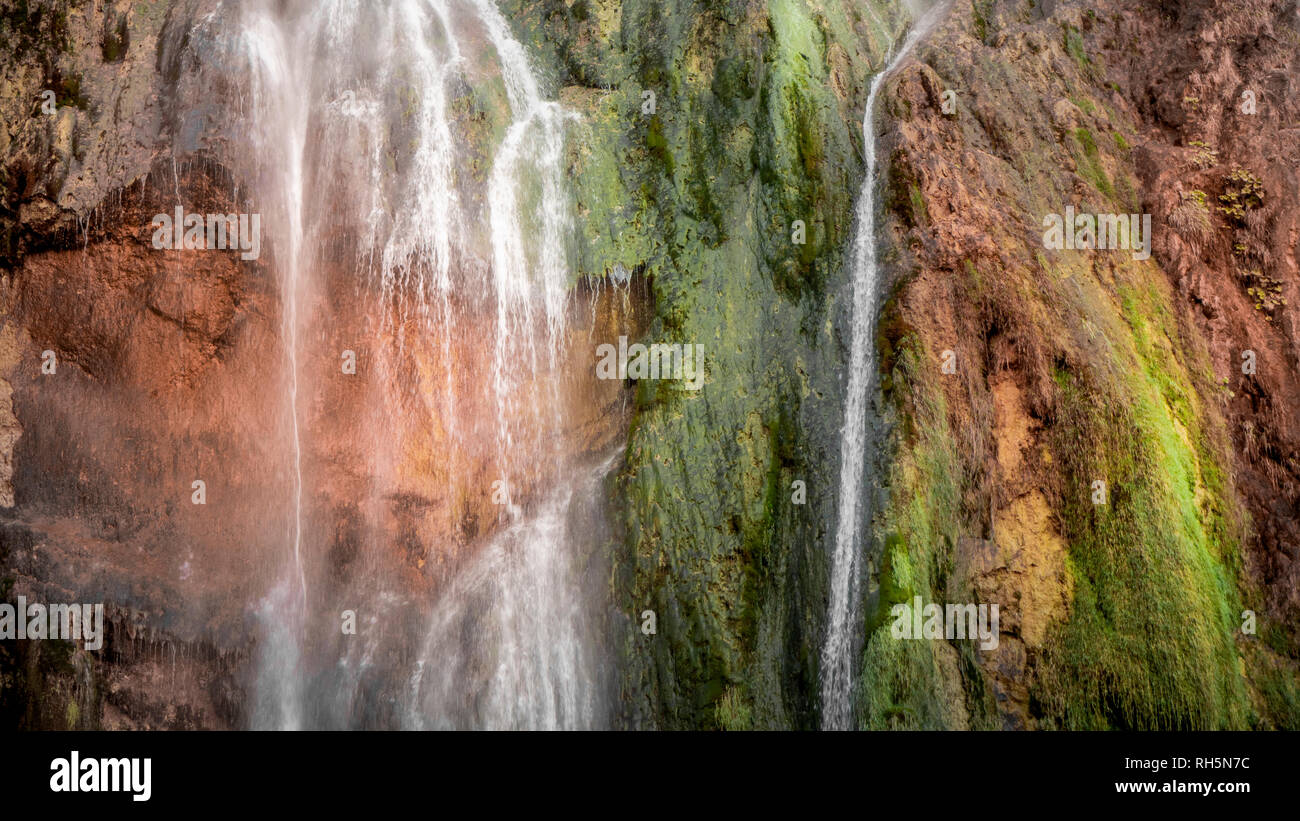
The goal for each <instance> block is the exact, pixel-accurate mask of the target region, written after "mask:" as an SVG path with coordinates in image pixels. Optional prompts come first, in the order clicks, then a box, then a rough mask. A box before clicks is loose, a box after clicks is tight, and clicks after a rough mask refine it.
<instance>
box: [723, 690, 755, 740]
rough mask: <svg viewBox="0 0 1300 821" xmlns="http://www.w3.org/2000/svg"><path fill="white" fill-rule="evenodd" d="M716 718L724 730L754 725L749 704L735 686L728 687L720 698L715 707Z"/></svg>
mask: <svg viewBox="0 0 1300 821" xmlns="http://www.w3.org/2000/svg"><path fill="white" fill-rule="evenodd" d="M714 718H715V719H716V720H717V722H718V726H719V727H720V728H722V729H723V730H749V729H752V728H753V726H754V718H753V714H752V713H751V712H750V709H749V705H748V704H746V703H745V700H744V699H743V698H742V697H741V696H740V694H739V693H737V692H736V688H735V687H728V688H727V691H726V692H725V693H723V694H722V698H720V699H718V702H717V705H716V707H715V708H714Z"/></svg>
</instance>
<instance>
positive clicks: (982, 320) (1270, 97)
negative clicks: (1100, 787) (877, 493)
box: [860, 2, 1300, 728]
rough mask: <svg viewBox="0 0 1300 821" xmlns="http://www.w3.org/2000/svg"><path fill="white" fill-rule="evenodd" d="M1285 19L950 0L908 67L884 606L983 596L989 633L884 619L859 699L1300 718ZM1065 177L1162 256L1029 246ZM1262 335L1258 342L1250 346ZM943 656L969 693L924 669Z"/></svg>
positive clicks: (1256, 6)
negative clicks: (954, 691)
mask: <svg viewBox="0 0 1300 821" xmlns="http://www.w3.org/2000/svg"><path fill="white" fill-rule="evenodd" d="M1298 22H1300V21H1297V19H1296V15H1295V10H1294V7H1293V4H1289V3H1280V2H1277V3H1267V2H1256V3H1244V4H1241V5H1240V6H1237V7H1234V9H1233V10H1232V12H1231V13H1229V14H1224V13H1223V11H1222V9H1219V8H1217V7H1216V6H1215V4H1212V3H1197V2H1191V3H1180V4H1164V5H1163V6H1162V5H1161V4H1155V3H1104V2H1103V3H1090V4H1086V5H1085V4H1072V3H1053V4H1046V5H1044V6H1042V7H1041V8H1039V9H1034V10H1025V9H1023V8H1022V7H1020V6H1019V5H1017V4H1013V3H1000V2H975V3H962V2H958V3H956V4H955V5H954V8H953V11H952V13H951V15H950V17H949V19H948V20H947V22H946V24H945V26H944V27H943V28H942V30H941V31H939V32H937V33H936V34H935V35H934V36H933V37H932V38H931V40H930V42H929V43H928V44H927V47H926V48H923V49H922V50H921V53H920V59H919V61H918V62H917V63H916V64H914V65H912V66H909V67H907V68H905V69H904V70H902V71H900V72H899V75H898V77H897V79H896V81H894V83H893V84H892V87H891V89H890V92H889V94H888V95H886V100H885V105H887V106H888V109H889V111H890V114H891V115H892V116H893V117H894V118H896V120H897V127H896V128H894V129H891V130H890V131H889V132H888V133H887V134H885V135H884V136H883V137H882V140H883V145H884V146H887V147H888V150H889V152H890V155H891V158H892V163H891V168H890V174H889V181H888V186H889V191H890V192H891V198H892V202H893V207H892V209H891V211H892V215H893V219H894V222H893V226H892V228H891V230H890V232H889V235H888V236H887V237H886V238H885V239H884V241H885V242H887V243H889V244H891V245H893V246H894V247H895V248H897V249H898V251H897V254H898V263H897V270H898V271H899V284H898V286H897V291H896V294H895V296H894V297H893V298H892V299H891V300H890V301H889V302H888V304H887V305H886V307H885V309H884V310H885V319H884V320H883V321H882V325H881V328H882V332H881V340H880V345H881V348H882V351H883V353H884V361H885V367H884V374H883V378H884V385H885V393H886V398H887V400H890V401H892V403H893V406H894V407H895V408H896V410H897V414H898V416H897V420H898V433H897V435H896V437H895V440H894V445H893V448H892V449H889V450H888V451H887V452H886V453H885V454H883V455H882V459H883V460H884V463H885V464H884V469H885V470H888V471H889V473H890V475H891V477H892V478H891V483H890V484H891V498H890V505H889V508H888V511H887V512H886V514H885V515H884V516H882V517H880V518H879V519H878V520H877V522H876V525H877V530H878V533H879V539H878V543H879V544H880V548H879V549H880V551H881V553H882V558H881V562H880V570H879V572H878V574H877V577H878V583H879V590H880V592H879V599H878V607H877V612H878V613H879V615H878V617H877V618H878V619H879V620H881V621H883V620H885V618H886V616H885V614H887V613H888V612H889V611H888V606H889V605H890V604H891V603H892V602H895V601H906V600H907V598H908V597H909V596H910V595H912V594H914V593H916V594H921V595H923V596H924V597H925V598H927V599H931V598H933V599H934V600H937V601H943V600H947V601H954V600H956V601H968V600H971V599H972V597H974V599H976V600H980V601H992V602H996V603H998V604H999V605H1000V606H1001V610H1002V612H1003V614H1004V616H1003V622H1002V632H1003V636H1002V641H1001V643H1000V645H999V647H998V648H997V649H996V650H995V651H993V652H991V653H979V652H972V651H970V650H969V648H967V647H964V646H963V647H959V648H958V650H959V652H958V653H952V652H950V651H949V649H948V648H946V647H942V646H939V647H936V646H933V645H934V643H930V642H927V643H912V644H910V645H908V646H906V647H901V648H900V643H899V642H894V641H890V640H889V634H888V625H887V624H884V625H883V626H877V627H875V628H874V632H872V633H871V638H870V639H869V641H868V645H867V650H866V653H865V656H864V661H863V686H864V693H865V697H864V698H863V700H862V702H861V704H860V709H861V716H860V717H861V721H862V723H863V725H864V726H872V727H894V726H927V727H933V726H967V725H971V726H981V725H982V726H1006V727H1077V728H1105V727H1123V728H1193V727H1250V726H1263V727H1271V726H1283V727H1293V726H1295V723H1296V721H1297V719H1298V718H1300V717H1298V716H1297V714H1296V711H1295V704H1296V700H1295V696H1296V692H1297V691H1296V686H1297V678H1296V649H1297V637H1296V634H1295V625H1296V623H1297V622H1296V612H1295V609H1294V607H1295V604H1294V597H1295V590H1296V584H1295V576H1294V573H1295V564H1294V560H1295V553H1296V550H1297V540H1296V536H1295V533H1294V526H1295V522H1296V515H1295V514H1296V505H1297V496H1296V485H1295V479H1296V473H1295V466H1296V463H1295V458H1296V453H1297V450H1296V444H1297V443H1296V440H1295V433H1294V430H1295V428H1294V425H1295V418H1294V414H1292V413H1289V412H1287V411H1283V410H1282V409H1283V408H1289V407H1291V406H1293V405H1294V402H1295V391H1296V379H1297V366H1296V363H1297V349H1296V344H1295V343H1296V336H1295V328H1294V319H1293V317H1292V316H1291V314H1290V309H1289V308H1288V307H1287V303H1288V302H1290V301H1292V300H1293V299H1294V295H1295V292H1296V288H1297V286H1298V284H1300V283H1298V280H1297V267H1296V247H1297V245H1296V243H1297V238H1298V234H1297V230H1296V217H1295V215H1294V213H1293V211H1294V209H1292V208H1290V207H1289V203H1292V202H1294V201H1295V199H1296V196H1297V193H1300V192H1298V190H1297V187H1296V185H1297V168H1298V167H1300V155H1298V154H1297V149H1296V142H1295V139H1294V136H1295V130H1294V127H1295V123H1296V121H1297V114H1298V112H1300V88H1297V86H1296V83H1295V81H1294V78H1295V76H1296V69H1297V62H1298V61H1300V28H1298ZM947 91H952V92H955V101H956V105H955V107H952V106H950V107H948V108H947V109H946V110H945V106H944V104H943V103H944V94H945V92H947ZM950 99H951V98H950ZM1067 207H1071V208H1072V209H1073V211H1075V212H1077V213H1093V214H1110V213H1117V214H1125V215H1127V214H1150V215H1151V217H1152V224H1153V226H1154V229H1153V232H1154V242H1153V244H1152V246H1151V251H1152V253H1151V255H1150V259H1149V260H1146V259H1142V258H1141V257H1143V256H1144V255H1143V254H1142V253H1140V252H1139V253H1131V252H1130V251H1109V250H1108V251H1102V250H1098V251H1083V252H1071V251H1068V250H1052V249H1050V248H1048V247H1046V246H1045V241H1044V238H1043V237H1044V226H1045V223H1044V222H1043V220H1044V218H1045V217H1046V216H1047V215H1050V214H1058V215H1059V214H1063V213H1065V210H1064V209H1065V208H1067ZM1247 350H1249V351H1253V352H1254V361H1255V362H1256V363H1259V362H1265V363H1267V364H1264V365H1258V364H1257V366H1256V368H1255V369H1254V372H1253V373H1244V372H1243V370H1242V365H1243V361H1244V360H1243V358H1242V354H1243V352H1244V351H1247ZM944 351H952V352H955V355H956V362H957V364H958V367H957V369H956V373H955V374H952V375H945V374H943V372H942V370H941V368H940V367H939V364H938V363H939V361H940V358H941V355H942V352H944ZM1100 483H1104V484H1100ZM1099 493H1100V494H1101V495H1100V496H1098V494H1099ZM1248 609H1249V610H1253V611H1255V612H1256V614H1257V616H1258V619H1259V624H1258V626H1257V627H1256V628H1255V629H1254V630H1253V631H1247V630H1245V629H1243V627H1244V625H1246V624H1247V620H1246V619H1245V618H1244V616H1243V611H1244V610H1248ZM868 630H869V631H871V630H873V628H872V627H871V625H870V623H869V625H868ZM954 678H957V679H960V680H961V682H962V688H961V689H962V692H963V693H964V698H961V699H957V700H955V701H945V700H943V699H940V698H936V694H939V693H942V692H943V689H944V686H945V685H946V683H948V682H950V681H952V680H953V679H954Z"/></svg>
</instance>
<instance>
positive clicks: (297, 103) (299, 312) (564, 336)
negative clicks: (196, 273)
mask: <svg viewBox="0 0 1300 821" xmlns="http://www.w3.org/2000/svg"><path fill="white" fill-rule="evenodd" d="M200 27H201V28H202V29H203V30H202V31H195V32H193V33H192V39H195V40H200V39H203V40H205V41H210V42H213V43H216V44H217V45H216V47H215V48H214V52H215V53H216V56H215V57H211V58H209V61H208V62H209V64H210V66H211V67H210V68H208V69H205V70H207V71H209V72H210V73H211V74H213V75H215V76H214V77H213V78H209V79H208V81H207V82H206V83H205V84H203V85H205V86H206V87H209V88H225V87H234V88H235V91H234V92H232V93H231V97H232V103H231V106H232V107H233V108H234V109H235V111H234V112H233V113H232V114H230V117H229V118H230V120H231V121H232V123H233V125H232V126H231V131H232V133H235V132H238V133H239V134H240V135H241V138H243V139H248V138H251V143H250V145H251V147H252V149H253V150H252V151H251V152H250V153H251V156H250V157H248V158H247V159H246V162H247V164H248V167H247V168H243V169H239V170H240V171H241V173H243V174H244V175H245V176H246V177H247V178H250V179H252V180H254V181H255V183H254V186H253V187H254V190H255V193H256V195H257V197H258V203H259V204H260V206H261V207H262V208H263V209H264V210H265V211H266V212H267V214H266V219H265V230H266V233H267V237H268V239H267V245H268V246H269V247H270V248H271V249H272V255H273V266H274V268H275V270H276V271H277V273H278V274H279V283H280V287H279V292H280V296H281V306H282V311H283V314H282V317H283V334H282V336H283V343H284V347H285V350H286V360H287V361H286V362H285V364H284V380H283V381H284V387H285V396H286V400H285V401H286V405H287V409H286V417H287V423H286V425H285V428H286V443H285V445H286V447H287V450H288V455H287V457H286V459H287V464H288V474H289V481H288V484H289V485H290V487H291V492H292V494H293V498H291V499H289V500H288V504H289V507H290V508H291V510H292V515H291V521H290V523H289V534H288V549H287V550H285V551H284V556H285V561H284V563H283V570H282V571H281V572H280V574H279V576H278V578H276V579H274V580H273V581H272V583H270V584H268V589H269V590H270V591H271V592H270V593H269V594H268V595H267V596H266V598H265V600H264V601H263V602H262V603H261V606H260V607H259V608H257V614H258V620H259V622H260V623H261V636H260V638H259V656H260V661H259V672H258V679H257V681H256V682H255V687H254V689H255V692H256V698H255V701H256V703H255V705H254V707H253V709H252V711H251V721H252V724H253V725H254V726H257V727H279V728H297V727H304V726H357V725H361V726H373V725H375V724H378V725H381V726H412V727H475V726H484V727H501V728H522V727H539V728H559V727H591V726H598V725H600V724H602V723H603V722H604V721H605V720H606V713H607V706H606V704H605V698H604V694H603V688H604V684H603V682H604V676H605V673H604V672H603V670H602V668H601V665H600V664H599V662H598V659H597V656H598V649H597V648H598V646H599V644H600V641H601V637H600V635H599V634H600V625H599V623H598V622H599V619H598V618H597V616H596V615H595V613H594V611H593V609H592V608H591V607H589V606H588V597H587V596H584V595H583V593H582V590H581V589H580V588H581V586H582V579H581V578H580V577H581V576H582V575H583V574H587V575H591V574H592V572H593V571H592V570H591V568H590V567H589V566H588V565H589V564H590V563H589V562H588V561H587V558H588V556H587V555H586V554H584V551H588V550H589V548H590V546H591V544H592V543H593V542H592V539H593V538H595V535H594V534H595V533H597V532H598V531H599V525H598V523H597V526H596V527H593V523H596V520H598V519H599V518H600V511H598V510H594V509H593V508H592V505H591V503H590V502H589V501H588V500H591V499H597V498H599V497H600V495H601V494H600V493H599V484H600V482H601V480H602V478H603V476H604V475H605V473H607V472H608V470H609V468H610V466H611V464H612V460H610V459H596V460H592V459H588V460H587V461H586V462H582V461H581V460H579V459H577V458H576V457H571V456H569V455H568V453H567V451H566V449H565V447H564V443H563V433H564V425H565V419H564V410H565V408H566V406H567V404H568V403H569V401H570V397H569V396H568V395H567V393H566V391H569V392H571V390H572V388H571V386H568V385H567V384H566V376H565V371H564V366H565V358H566V355H567V354H566V346H567V345H568V344H569V336H570V329H569V327H568V314H569V312H570V310H571V309H572V307H573V306H572V305H571V304H570V301H571V300H570V296H569V294H570V285H571V283H570V276H571V275H570V270H569V265H568V244H569V242H570V235H571V233H572V225H571V216H570V213H571V207H570V202H569V196H570V195H569V193H568V191H567V189H566V186H565V180H564V165H563V160H564V129H565V126H566V123H567V122H568V121H569V120H570V118H571V116H572V115H571V114H569V113H568V112H567V111H566V110H565V109H564V108H562V107H561V106H560V105H559V104H558V103H555V102H552V101H548V100H546V99H544V97H543V94H542V91H541V87H540V84H539V82H538V79H537V77H536V76H535V74H534V73H533V71H532V69H531V67H530V66H529V63H528V59H527V56H526V53H525V51H524V49H523V47H522V46H521V45H520V44H519V43H518V42H516V41H515V40H514V39H513V38H512V37H511V35H510V31H509V26H508V25H507V23H506V21H505V19H504V18H503V17H502V15H501V13H500V12H499V11H498V10H497V8H496V7H495V5H493V4H492V3H491V2H489V0H443V1H441V2H440V1H439V0H389V1H388V2H368V0H333V1H332V2H301V3H275V2H270V0H267V2H262V3H248V4H241V5H239V6H226V5H224V4H219V5H218V7H217V8H216V10H214V12H213V13H212V14H210V15H208V17H207V18H205V19H204V21H203V22H202V23H201V24H200ZM478 113H481V114H482V116H481V117H476V116H474V115H475V114H478ZM493 120H495V121H496V122H495V123H494V122H493ZM482 122H487V123H488V124H489V126H488V128H486V129H484V130H483V132H481V133H479V136H478V143H476V144H474V145H470V144H469V143H470V140H469V139H467V137H466V136H465V133H464V132H465V131H466V130H467V129H470V128H474V127H477V125H476V124H478V123H482ZM492 125H496V126H497V127H498V129H499V130H498V131H497V133H499V134H500V137H499V139H497V140H493V139H492V138H491V135H492V129H491V126H492ZM484 145H486V147H487V148H488V149H490V150H491V152H492V153H491V156H490V160H489V161H487V162H484V160H485V158H483V157H480V156H477V155H476V151H477V150H478V149H479V148H480V147H482V146H484ZM340 283H343V284H345V285H346V286H347V287H350V288H353V289H355V291H356V297H355V300H353V301H349V299H344V298H342V297H341V296H340V293H339V289H340ZM338 325H342V326H344V327H342V328H337V327H335V326H338ZM331 334H337V335H338V336H339V337H340V338H342V339H344V340H355V342H354V343H353V344H356V345H358V346H360V345H362V344H367V342H366V341H367V340H369V341H370V342H369V343H368V344H369V345H370V347H371V348H373V351H372V353H371V354H370V356H369V358H368V359H367V361H368V362H370V363H372V366H373V373H374V374H375V376H374V378H373V379H371V380H370V381H369V382H367V383H366V385H367V386H368V387H367V390H368V391H369V393H367V394H365V398H366V402H367V403H368V404H362V403H358V404H356V405H354V406H349V407H348V408H347V412H348V413H351V414H353V415H354V416H355V417H356V418H357V419H360V420H362V421H361V422H358V423H356V430H355V431H351V430H350V431H349V432H348V433H347V434H343V435H340V434H338V433H336V432H333V431H331V430H330V429H329V428H330V426H331V425H333V424H335V422H334V421H333V418H332V417H331V416H330V415H329V414H323V413H322V412H321V408H322V406H324V405H326V404H327V403H330V402H333V401H335V397H336V396H337V395H338V392H339V391H342V390H345V388H340V387H332V385H334V384H336V383H337V379H338V378H337V377H334V376H330V375H327V374H331V373H337V372H338V364H337V362H338V359H337V357H338V356H339V353H338V350H332V349H331V348H330V346H329V344H327V343H326V341H325V340H326V339H327V338H329V337H330V336H331ZM340 347H342V343H340ZM330 379H335V380H336V382H335V383H331V382H330V381H329V380H330ZM331 391H333V393H331ZM339 415H341V414H335V416H339ZM354 439H355V440H359V441H356V442H353V441H351V440H354ZM340 440H342V441H343V444H339V441H340ZM322 443H328V444H322ZM352 445H355V450H354V451H351V452H353V453H359V454H361V456H360V458H362V459H364V460H365V461H366V462H367V463H368V464H367V465H366V466H365V469H364V470H361V469H357V468H356V467H355V466H351V465H349V466H346V469H341V468H340V467H339V466H338V464H337V462H338V461H339V459H338V456H337V454H338V453H339V452H342V451H343V450H344V449H345V447H347V446H352ZM340 487H342V488H347V489H348V491H351V493H349V492H345V491H340V490H339V489H338V488H340ZM488 494H491V495H492V497H493V501H494V502H495V504H494V505H493V506H491V507H488V506H486V505H483V504H479V503H478V502H476V501H475V500H476V499H478V498H480V497H486V496H487V495H488ZM336 497H337V498H338V499H342V500H343V501H337V500H336ZM356 497H362V498H361V500H360V501H357V499H356ZM353 509H355V510H357V511H359V512H358V513H357V514H356V517H357V518H359V519H362V520H363V522H364V524H363V525H362V526H360V527H358V528H357V530H358V531H359V533H360V534H361V535H359V536H357V537H356V539H355V541H358V542H364V544H365V547H366V549H368V550H372V552H369V553H366V555H364V556H363V558H362V559H361V560H358V561H356V562H354V563H353V564H352V565H349V568H350V569H349V571H348V573H349V574H350V575H349V577H348V578H346V579H342V580H340V579H338V578H337V577H336V576H335V577H331V575H330V574H331V568H330V567H329V566H328V565H329V562H330V561H334V560H333V559H331V558H330V555H325V554H326V553H328V551H322V549H321V548H320V547H319V546H318V545H319V541H320V540H321V539H322V538H325V537H327V536H328V535H329V534H331V532H332V531H331V522H330V521H328V520H329V518H330V516H331V515H333V516H335V517H338V516H342V515H343V514H339V513H338V512H337V511H340V510H343V511H351V510H353ZM413 510H414V511H417V512H420V511H426V510H428V511H440V512H441V513H440V514H438V515H435V514H434V513H419V515H421V516H422V517H423V518H421V519H420V521H421V522H422V523H424V525H425V526H426V527H427V526H429V524H430V522H432V523H433V525H432V526H433V527H434V528H435V529H437V530H438V532H439V533H441V534H442V535H443V537H444V538H443V540H444V541H445V542H446V543H447V544H446V546H445V550H444V551H443V552H441V553H440V554H439V555H438V556H436V557H435V556H431V555H427V556H423V557H422V558H420V559H419V562H418V567H421V568H425V566H426V563H427V561H434V562H435V565H434V566H435V567H436V568H437V570H436V571H431V570H430V569H429V568H426V569H425V570H424V574H423V578H426V579H427V578H430V577H431V578H432V581H433V587H432V591H431V593H430V595H431V596H432V597H433V598H432V600H431V601H421V600H419V599H418V598H414V597H413V595H412V593H411V590H412V589H420V587H419V585H418V584H413V583H412V582H411V572H410V569H409V567H406V566H402V565H401V564H400V563H399V562H396V561H393V560H390V559H385V558H383V557H382V556H381V554H383V553H384V551H385V549H387V552H388V553H393V552H396V551H395V545H396V544H398V543H401V544H407V545H409V544H410V543H411V541H412V538H413V537H412V536H411V535H410V534H411V531H412V528H413V527H414V526H413V525H410V524H409V522H410V521H412V520H413V518H414V517H415V516H416V513H412V511H413ZM485 513H486V515H490V517H491V518H490V520H486V521H485V518H484V515H485ZM333 527H334V529H337V525H334V526H333ZM475 534H482V535H475ZM575 553H576V554H578V555H575ZM444 554H445V555H444ZM331 555H332V554H331ZM426 588H427V585H426ZM344 608H347V609H349V610H350V611H354V612H356V613H357V614H358V618H359V621H360V623H361V625H362V628H363V629H364V630H365V632H366V637H365V638H364V639H363V640H359V641H348V640H347V639H340V638H339V637H338V632H339V628H338V623H339V622H338V618H339V616H338V614H339V612H340V610H342V609H344ZM322 614H323V615H322ZM322 635H330V636H332V637H333V638H332V639H322V638H317V637H318V636H322ZM358 638H360V637H358ZM331 658H332V659H333V662H331V661H330V660H329V659H331Z"/></svg>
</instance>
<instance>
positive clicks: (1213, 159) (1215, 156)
mask: <svg viewBox="0 0 1300 821" xmlns="http://www.w3.org/2000/svg"><path fill="white" fill-rule="evenodd" d="M1188 145H1189V146H1191V147H1192V148H1194V149H1195V153H1194V154H1193V155H1192V162H1194V163H1196V167H1197V168H1213V167H1214V166H1216V165H1218V164H1219V152H1218V151H1215V150H1214V149H1213V148H1210V146H1209V145H1207V144H1206V143H1204V142H1202V141H1200V140H1192V141H1191V142H1190V143H1188Z"/></svg>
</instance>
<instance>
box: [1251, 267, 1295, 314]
mask: <svg viewBox="0 0 1300 821" xmlns="http://www.w3.org/2000/svg"><path fill="white" fill-rule="evenodd" d="M1240 276H1241V278H1242V279H1244V280H1245V281H1246V283H1247V285H1246V294H1247V295H1248V296H1249V297H1250V298H1251V301H1252V302H1253V303H1254V305H1255V310H1257V311H1259V312H1261V313H1263V314H1265V319H1266V320H1267V321H1269V322H1272V321H1273V315H1274V313H1275V312H1276V311H1277V309H1278V308H1281V307H1283V306H1285V305H1286V297H1284V296H1282V283H1281V282H1278V281H1277V280H1276V279H1273V278H1272V277H1271V276H1269V275H1268V274H1265V273H1263V272H1261V271H1260V270H1259V269H1258V268H1252V269H1250V270H1249V271H1241V272H1240Z"/></svg>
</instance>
